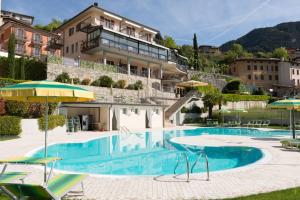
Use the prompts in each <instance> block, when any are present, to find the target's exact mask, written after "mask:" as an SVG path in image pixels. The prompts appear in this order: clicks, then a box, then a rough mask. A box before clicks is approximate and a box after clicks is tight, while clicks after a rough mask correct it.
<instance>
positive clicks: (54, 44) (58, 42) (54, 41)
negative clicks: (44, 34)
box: [47, 38, 64, 49]
mask: <svg viewBox="0 0 300 200" xmlns="http://www.w3.org/2000/svg"><path fill="white" fill-rule="evenodd" d="M63 46H64V43H63V41H62V39H58V38H51V39H50V40H49V41H48V43H47V49H61V48H62V47H63Z"/></svg>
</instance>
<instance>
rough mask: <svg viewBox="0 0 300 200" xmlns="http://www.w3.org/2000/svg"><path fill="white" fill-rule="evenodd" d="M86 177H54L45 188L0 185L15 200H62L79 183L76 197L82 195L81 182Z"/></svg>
mask: <svg viewBox="0 0 300 200" xmlns="http://www.w3.org/2000/svg"><path fill="white" fill-rule="evenodd" d="M85 177H86V175H80V174H62V175H58V176H55V177H54V178H53V179H51V180H50V181H49V183H48V184H47V186H41V185H32V184H17V183H3V182H1V183H0V187H3V188H4V189H5V190H4V191H6V192H9V195H10V196H11V195H12V196H14V197H16V198H15V199H27V198H29V199H41V200H42V199H45V200H46V199H47V200H48V199H55V200H56V199H62V198H63V197H65V196H66V195H67V193H68V192H70V190H71V189H73V188H74V187H75V186H76V185H77V184H79V183H80V182H81V186H82V191H80V192H81V194H80V193H76V194H77V195H84V188H83V184H82V181H83V179H84V178H85Z"/></svg>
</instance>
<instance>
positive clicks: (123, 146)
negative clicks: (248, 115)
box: [34, 128, 289, 175]
mask: <svg viewBox="0 0 300 200" xmlns="http://www.w3.org/2000/svg"><path fill="white" fill-rule="evenodd" d="M204 134H206V135H211V134H214V135H241V136H251V137H275V136H281V135H287V134H289V132H288V131H286V132H285V131H268V132H267V131H259V130H255V129H237V128H201V129H192V130H175V131H160V132H152V133H150V132H145V133H137V134H128V135H113V136H109V137H104V138H98V139H94V140H91V141H88V142H84V143H66V144H55V145H52V146H49V147H48V156H58V157H61V158H63V160H61V161H59V162H58V163H56V167H55V168H57V169H60V170H66V171H73V172H83V173H93V174H111V175H161V174H172V173H173V169H174V166H175V164H176V158H177V156H178V151H176V150H174V149H171V148H169V147H170V145H169V144H170V142H169V141H170V139H172V138H174V137H180V136H195V135H204ZM198 148H199V149H202V150H203V151H204V152H205V153H206V154H207V156H208V159H209V166H210V170H211V171H219V170H226V169H232V168H237V167H241V166H245V165H248V164H251V163H254V162H256V161H258V160H259V159H261V158H262V157H263V153H262V151H261V150H260V149H257V148H253V147H198ZM34 156H37V157H38V156H43V149H41V150H39V151H38V152H36V153H35V154H34ZM195 159H196V156H195V155H192V154H190V155H189V160H190V161H191V162H193V161H194V160H195ZM177 171H178V173H184V172H185V166H184V163H182V164H181V165H179V167H178V170H177ZM194 171H195V172H204V171H205V165H204V162H202V163H201V162H200V164H199V165H197V167H196V168H195V170H194Z"/></svg>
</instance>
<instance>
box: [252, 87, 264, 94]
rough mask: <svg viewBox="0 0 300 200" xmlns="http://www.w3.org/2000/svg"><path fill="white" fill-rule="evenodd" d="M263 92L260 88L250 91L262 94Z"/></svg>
mask: <svg viewBox="0 0 300 200" xmlns="http://www.w3.org/2000/svg"><path fill="white" fill-rule="evenodd" d="M264 94H265V92H264V91H263V90H262V89H261V88H258V89H254V90H253V91H252V95H264Z"/></svg>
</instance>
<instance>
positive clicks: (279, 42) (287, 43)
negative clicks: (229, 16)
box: [220, 21, 300, 52]
mask: <svg viewBox="0 0 300 200" xmlns="http://www.w3.org/2000/svg"><path fill="white" fill-rule="evenodd" d="M233 43H239V44H241V45H242V46H243V47H244V48H245V49H247V50H248V51H251V52H255V51H273V50H274V49H275V48H279V47H286V48H300V21H298V22H287V23H282V24H278V25H276V26H274V27H267V28H258V29H254V30H252V31H250V32H249V33H248V34H246V35H244V36H242V37H240V38H238V39H237V40H232V41H229V42H227V43H225V44H223V45H222V46H221V47H220V49H221V50H222V51H227V50H229V49H230V47H231V45H232V44H233Z"/></svg>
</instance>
